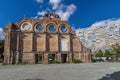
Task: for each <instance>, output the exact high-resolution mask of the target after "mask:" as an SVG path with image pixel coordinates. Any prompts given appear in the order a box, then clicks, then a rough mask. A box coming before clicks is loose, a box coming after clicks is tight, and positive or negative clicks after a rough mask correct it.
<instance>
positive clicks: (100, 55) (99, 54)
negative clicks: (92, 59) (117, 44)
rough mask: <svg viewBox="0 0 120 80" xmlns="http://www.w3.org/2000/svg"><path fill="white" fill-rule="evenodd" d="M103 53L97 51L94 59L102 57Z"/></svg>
mask: <svg viewBox="0 0 120 80" xmlns="http://www.w3.org/2000/svg"><path fill="white" fill-rule="evenodd" d="M103 54H104V53H103V51H102V50H99V51H98V52H97V53H96V57H103Z"/></svg>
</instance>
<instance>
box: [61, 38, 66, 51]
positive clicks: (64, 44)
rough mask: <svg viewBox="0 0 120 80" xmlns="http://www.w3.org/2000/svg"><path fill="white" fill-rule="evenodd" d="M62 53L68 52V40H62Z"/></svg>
mask: <svg viewBox="0 0 120 80" xmlns="http://www.w3.org/2000/svg"><path fill="white" fill-rule="evenodd" d="M61 51H68V40H67V39H66V38H62V39H61Z"/></svg>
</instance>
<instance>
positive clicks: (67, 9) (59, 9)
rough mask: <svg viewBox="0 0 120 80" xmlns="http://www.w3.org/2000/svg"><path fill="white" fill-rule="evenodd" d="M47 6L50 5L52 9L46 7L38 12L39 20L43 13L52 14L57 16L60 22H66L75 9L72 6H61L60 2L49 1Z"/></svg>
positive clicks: (55, 0) (60, 0) (59, 0)
mask: <svg viewBox="0 0 120 80" xmlns="http://www.w3.org/2000/svg"><path fill="white" fill-rule="evenodd" d="M49 4H51V6H52V8H50V7H47V8H46V9H45V10H42V11H38V13H37V16H40V18H41V17H42V16H43V15H44V14H45V13H48V12H54V13H56V14H58V15H59V16H60V17H61V19H62V20H68V19H69V18H70V16H71V15H72V14H73V13H74V12H75V10H76V9H77V7H76V6H75V5H74V4H70V5H65V4H63V3H62V0H49Z"/></svg>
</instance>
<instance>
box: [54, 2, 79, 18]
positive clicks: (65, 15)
mask: <svg viewBox="0 0 120 80" xmlns="http://www.w3.org/2000/svg"><path fill="white" fill-rule="evenodd" d="M64 7H66V8H65V10H64V9H63V8H64ZM63 8H60V9H59V10H56V12H55V13H56V14H58V15H59V16H60V17H61V19H62V20H68V19H69V18H70V16H71V15H72V14H73V13H74V12H75V10H76V8H77V7H76V6H75V5H74V4H70V5H69V6H63Z"/></svg>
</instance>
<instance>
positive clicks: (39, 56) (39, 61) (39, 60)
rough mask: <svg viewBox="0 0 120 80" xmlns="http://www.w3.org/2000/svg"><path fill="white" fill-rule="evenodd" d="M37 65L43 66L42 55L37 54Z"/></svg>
mask: <svg viewBox="0 0 120 80" xmlns="http://www.w3.org/2000/svg"><path fill="white" fill-rule="evenodd" d="M35 59H36V60H35V63H36V64H41V63H42V54H35Z"/></svg>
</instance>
